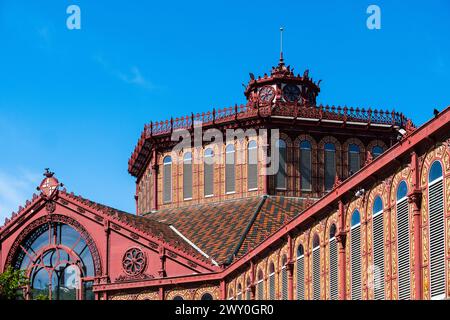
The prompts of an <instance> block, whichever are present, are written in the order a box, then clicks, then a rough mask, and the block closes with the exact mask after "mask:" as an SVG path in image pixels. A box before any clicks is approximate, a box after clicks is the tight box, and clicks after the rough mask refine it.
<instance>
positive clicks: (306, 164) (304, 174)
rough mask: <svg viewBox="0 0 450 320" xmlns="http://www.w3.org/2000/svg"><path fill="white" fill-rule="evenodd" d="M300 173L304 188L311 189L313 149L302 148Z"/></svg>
mask: <svg viewBox="0 0 450 320" xmlns="http://www.w3.org/2000/svg"><path fill="white" fill-rule="evenodd" d="M300 157H301V159H300V174H301V181H300V183H301V188H302V190H306V191H309V190H311V150H310V149H309V150H308V149H301V153H300Z"/></svg>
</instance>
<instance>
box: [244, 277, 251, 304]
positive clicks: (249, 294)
mask: <svg viewBox="0 0 450 320" xmlns="http://www.w3.org/2000/svg"><path fill="white" fill-rule="evenodd" d="M245 299H246V300H251V299H252V281H251V279H250V277H247V289H246V291H245Z"/></svg>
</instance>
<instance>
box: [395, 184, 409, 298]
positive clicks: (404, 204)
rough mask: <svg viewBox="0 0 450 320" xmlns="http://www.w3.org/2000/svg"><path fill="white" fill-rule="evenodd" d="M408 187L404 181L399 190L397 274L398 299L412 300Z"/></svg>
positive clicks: (397, 207)
mask: <svg viewBox="0 0 450 320" xmlns="http://www.w3.org/2000/svg"><path fill="white" fill-rule="evenodd" d="M407 194H408V186H407V184H406V182H405V181H404V180H403V181H401V182H400V184H399V185H398V188H397V203H396V211H397V259H398V261H397V272H398V280H397V281H398V299H399V300H408V299H410V298H411V267H410V246H411V244H410V234H409V233H410V222H409V208H408V200H407V197H406V196H407Z"/></svg>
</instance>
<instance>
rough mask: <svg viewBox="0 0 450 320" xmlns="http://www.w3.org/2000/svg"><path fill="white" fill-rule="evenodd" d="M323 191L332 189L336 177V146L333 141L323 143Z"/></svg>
mask: <svg viewBox="0 0 450 320" xmlns="http://www.w3.org/2000/svg"><path fill="white" fill-rule="evenodd" d="M324 152H325V156H324V162H325V163H324V165H325V177H324V178H325V191H330V190H331V189H333V185H334V180H335V178H336V146H335V145H334V144H333V143H327V144H325V148H324Z"/></svg>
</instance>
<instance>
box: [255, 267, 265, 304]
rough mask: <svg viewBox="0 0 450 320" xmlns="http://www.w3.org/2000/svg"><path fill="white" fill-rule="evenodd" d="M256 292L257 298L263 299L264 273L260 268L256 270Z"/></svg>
mask: <svg viewBox="0 0 450 320" xmlns="http://www.w3.org/2000/svg"><path fill="white" fill-rule="evenodd" d="M256 294H257V298H258V300H264V274H263V272H262V270H259V271H258V282H257V283H256Z"/></svg>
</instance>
